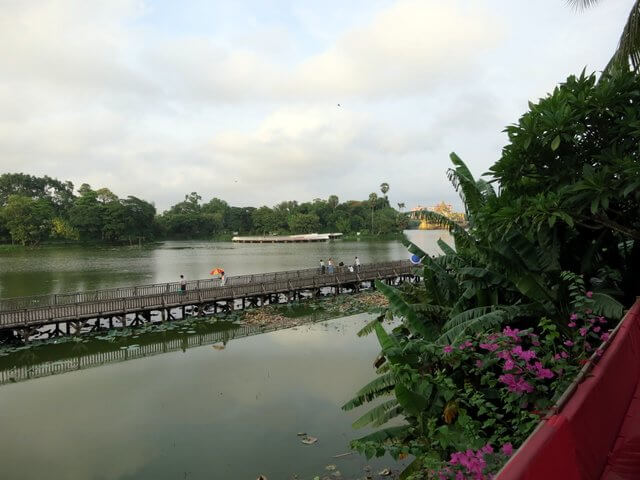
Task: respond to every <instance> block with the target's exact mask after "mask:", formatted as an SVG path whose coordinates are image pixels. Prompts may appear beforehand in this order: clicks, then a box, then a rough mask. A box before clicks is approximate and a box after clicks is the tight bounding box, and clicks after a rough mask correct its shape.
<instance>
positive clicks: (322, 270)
mask: <svg viewBox="0 0 640 480" xmlns="http://www.w3.org/2000/svg"><path fill="white" fill-rule="evenodd" d="M324 273H325V267H324V260H322V259H320V274H321V275H324Z"/></svg>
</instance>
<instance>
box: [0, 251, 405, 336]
mask: <svg viewBox="0 0 640 480" xmlns="http://www.w3.org/2000/svg"><path fill="white" fill-rule="evenodd" d="M412 271H413V269H412V266H411V263H410V262H409V261H395V262H383V263H372V264H364V265H361V266H360V268H359V269H358V271H357V272H350V271H349V270H348V269H347V268H346V267H344V268H338V269H337V271H336V272H334V273H333V274H322V273H321V272H320V270H319V269H318V268H313V269H305V270H293V271H286V272H274V273H263V274H256V275H240V276H235V277H227V279H226V282H225V285H221V284H220V279H206V280H194V281H190V282H187V289H186V291H184V292H181V291H180V284H179V283H178V282H174V283H162V284H153V285H140V286H133V287H125V288H113V289H107V290H95V291H89V292H75V293H65V294H55V295H41V296H33V297H19V298H13V299H1V300H0V331H11V332H13V333H14V334H16V335H18V336H20V337H21V338H22V339H24V340H28V339H29V338H30V337H32V336H33V335H34V334H35V333H36V332H37V330H38V329H39V328H40V327H42V326H45V325H54V326H55V329H54V330H53V331H51V332H50V333H51V335H50V336H56V335H59V334H64V333H66V334H70V333H80V332H82V331H95V330H100V329H103V328H113V326H114V325H116V326H117V324H118V322H119V323H120V326H127V325H136V324H140V323H142V322H145V321H147V322H149V321H151V317H152V315H153V316H158V315H160V316H161V317H162V320H172V319H176V318H184V317H185V315H186V313H185V312H186V311H190V312H194V313H199V314H202V313H205V312H207V313H208V312H210V313H217V312H218V311H231V310H235V309H237V308H245V307H247V306H260V305H265V304H271V303H280V302H281V300H282V299H283V298H284V301H285V302H287V301H290V300H293V299H300V298H306V297H311V296H316V295H320V294H321V293H327V292H330V293H334V294H339V293H341V292H345V291H359V290H360V289H361V288H363V287H367V286H369V287H373V284H374V282H375V280H385V281H388V282H391V283H396V282H400V281H403V280H406V279H408V278H412V277H413V274H412ZM176 309H177V312H176ZM61 326H62V327H61Z"/></svg>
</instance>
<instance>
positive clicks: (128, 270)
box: [0, 230, 449, 298]
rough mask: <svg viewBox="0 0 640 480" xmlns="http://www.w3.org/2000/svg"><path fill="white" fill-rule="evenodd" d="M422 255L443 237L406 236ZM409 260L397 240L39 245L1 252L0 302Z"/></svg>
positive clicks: (429, 234) (420, 233) (427, 233)
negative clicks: (219, 275) (218, 275)
mask: <svg viewBox="0 0 640 480" xmlns="http://www.w3.org/2000/svg"><path fill="white" fill-rule="evenodd" d="M408 233H409V235H410V236H411V238H412V239H413V240H414V241H415V242H416V243H418V244H421V245H422V246H423V248H425V249H426V250H428V251H429V253H436V251H437V246H436V244H435V242H436V240H437V239H438V238H440V237H443V238H449V235H448V234H447V233H446V232H442V231H417V230H416V231H410V232H408ZM356 255H357V256H358V257H359V258H360V261H361V262H363V263H366V262H376V261H386V260H401V259H406V258H408V254H407V250H406V249H405V247H404V246H403V245H402V244H401V243H400V242H399V241H386V242H385V241H380V242H367V241H360V242H345V241H335V242H328V243H294V244H286V245H277V244H233V243H230V242H202V241H182V242H165V243H162V244H160V245H157V246H153V247H146V248H142V249H139V248H137V247H104V248H102V247H93V248H74V247H45V248H40V249H35V250H25V251H21V252H11V253H0V298H8V297H18V296H23V295H38V294H45V293H59V292H70V291H79V290H94V289H99V288H110V287H119V286H126V285H142V284H148V283H161V282H174V281H177V280H178V278H179V276H180V274H184V275H185V277H186V278H187V279H191V280H194V279H201V278H207V277H208V276H209V272H210V271H211V270H212V269H213V268H214V267H222V268H223V269H224V270H225V271H226V272H227V275H243V274H250V273H264V272H273V271H280V270H296V269H300V268H309V267H315V266H317V265H318V263H319V261H320V259H321V258H323V259H324V260H325V261H326V259H327V258H329V257H333V258H334V259H335V260H336V263H337V262H339V261H344V262H345V263H347V264H349V263H352V262H353V259H354V257H355V256H356Z"/></svg>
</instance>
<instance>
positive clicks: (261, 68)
mask: <svg viewBox="0 0 640 480" xmlns="http://www.w3.org/2000/svg"><path fill="white" fill-rule="evenodd" d="M345 3H347V2H340V1H337V0H329V1H325V2H322V3H320V2H287V1H273V2H270V3H269V5H268V6H267V5H266V4H265V2H258V1H239V2H208V1H204V0H202V1H199V0H194V1H184V2H179V3H176V2H170V1H168V0H163V1H140V0H111V1H109V2H94V1H86V0H85V1H81V0H60V1H39V0H33V1H29V2H25V1H20V0H0V52H1V53H2V58H3V63H2V65H0V109H1V111H2V115H1V116H0V173H9V172H23V173H28V174H31V175H38V176H41V175H49V176H51V177H55V178H58V179H60V180H71V181H72V182H74V185H75V187H76V188H77V187H79V186H80V184H81V183H84V182H86V183H89V184H90V185H91V186H92V187H93V188H95V189H97V188H101V187H108V188H110V189H111V190H112V191H113V192H114V193H116V194H117V195H119V196H126V195H135V196H138V197H140V198H144V199H146V200H148V201H153V202H154V203H155V205H156V207H157V208H158V211H159V212H160V211H163V210H165V209H166V208H167V207H168V206H170V205H172V204H174V203H177V202H179V201H181V200H182V199H183V198H184V195H185V194H187V193H189V192H192V191H196V192H198V193H199V194H200V195H202V197H203V201H208V200H209V199H210V198H212V197H218V198H222V199H224V200H226V201H227V202H229V204H231V205H237V206H256V207H259V206H261V205H269V206H272V205H274V204H276V203H278V202H280V201H284V200H297V201H299V202H303V201H310V200H312V199H314V198H318V197H320V198H327V197H328V196H329V195H331V194H336V195H338V197H339V198H340V201H345V200H349V199H364V198H367V197H368V195H369V193H370V192H376V193H378V194H380V191H379V185H380V183H382V182H388V183H389V184H390V187H391V188H390V191H389V194H388V195H389V199H390V201H391V203H392V205H396V203H398V202H403V203H405V204H406V206H407V208H411V207H413V206H415V205H417V204H421V205H431V204H434V203H436V202H439V201H445V202H448V203H453V204H454V206H455V207H456V208H460V206H461V203H460V201H459V199H458V196H457V194H456V193H455V191H454V190H453V188H452V187H451V185H450V184H449V182H448V180H447V178H446V174H445V172H446V170H447V168H448V167H449V165H450V163H449V158H448V156H449V152H451V151H455V152H456V153H458V155H459V156H460V157H461V158H462V159H463V160H464V161H465V162H467V164H468V165H469V167H470V168H471V170H472V172H473V173H474V175H476V176H479V175H481V174H482V173H483V172H485V171H486V170H487V169H488V168H489V167H490V166H491V165H492V164H493V163H494V162H495V161H496V160H497V159H498V158H499V156H500V151H501V148H502V146H503V145H504V144H505V143H506V135H505V134H504V133H502V130H503V129H504V127H505V126H506V125H508V124H511V123H514V122H516V121H517V119H518V118H519V117H520V115H522V114H523V113H524V112H525V111H526V109H527V102H528V101H529V100H534V101H535V100H537V99H538V98H539V97H541V96H544V95H545V94H546V93H547V92H549V91H551V90H552V89H553V88H554V87H555V85H556V84H557V83H559V82H561V81H564V80H565V79H566V77H567V76H568V75H570V74H574V73H575V74H578V73H580V71H582V69H583V68H586V71H587V72H593V71H599V70H601V69H602V68H603V67H604V66H605V65H606V63H607V61H608V60H609V58H610V57H611V55H612V53H613V52H614V50H615V47H616V45H617V42H618V38H619V35H620V33H621V31H622V28H623V26H624V23H625V21H626V18H627V16H628V13H629V10H630V8H631V5H632V2H630V1H628V0H607V1H604V2H601V3H600V4H598V5H596V6H595V7H592V8H590V9H587V10H584V11H576V10H575V9H573V8H571V7H570V6H568V5H567V3H566V1H565V0H540V1H538V2H513V1H511V2H508V1H502V0H500V1H499V0H485V1H477V0H476V1H471V0H467V1H462V0H450V1H447V2H444V1H431V0H400V1H390V0H366V1H365V0H353V1H351V2H348V5H345Z"/></svg>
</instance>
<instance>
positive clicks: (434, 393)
mask: <svg viewBox="0 0 640 480" xmlns="http://www.w3.org/2000/svg"><path fill="white" fill-rule="evenodd" d="M592 295H593V294H592V292H586V293H584V295H583V296H582V298H577V299H576V301H575V302H574V305H575V306H576V309H575V311H573V312H572V313H571V314H570V315H569V316H568V317H567V318H566V321H565V322H564V325H557V324H556V323H554V322H552V321H550V320H549V319H546V318H544V319H542V320H540V322H539V324H538V325H537V326H536V327H534V328H528V329H519V328H516V327H511V326H505V327H504V328H503V329H502V330H500V331H498V332H492V333H490V332H484V333H478V334H474V335H466V336H462V337H460V338H459V339H458V340H457V341H456V342H454V343H451V344H444V345H439V344H438V343H436V342H429V341H416V340H407V339H404V340H403V339H402V338H401V337H396V336H395V335H394V332H391V333H390V334H389V333H387V332H386V330H385V328H384V326H383V325H382V324H380V323H378V324H376V325H375V330H376V333H377V334H378V337H379V339H380V343H381V344H382V345H384V347H383V353H384V355H385V356H386V358H388V359H389V361H388V362H386V363H385V365H384V366H383V367H382V368H381V370H383V371H384V373H383V375H382V376H381V377H379V379H380V378H382V379H384V380H383V383H379V379H377V380H376V381H374V382H375V383H374V386H377V388H378V389H379V390H377V391H376V392H375V394H374V392H373V390H371V388H367V387H365V388H364V389H363V390H361V392H359V396H358V397H356V398H355V399H354V400H352V402H353V403H354V404H361V403H363V402H361V401H360V400H364V398H363V397H366V396H367V395H368V396H369V398H373V397H374V396H378V395H381V394H383V393H384V392H386V393H392V392H393V393H395V397H396V400H390V401H387V402H384V403H381V404H380V405H378V406H377V407H375V408H374V409H373V410H371V411H370V412H368V413H367V414H365V415H364V416H363V417H362V419H360V420H358V421H356V425H358V424H360V423H363V422H364V421H371V420H373V422H372V423H374V424H376V423H378V424H380V423H385V422H386V421H387V420H389V415H390V414H393V413H395V411H396V409H398V408H402V410H403V411H404V412H405V414H404V416H405V418H406V420H407V421H408V425H403V426H396V427H390V428H388V429H386V430H383V431H381V432H382V435H381V432H376V433H375V434H373V435H370V436H367V437H364V438H363V439H361V440H358V441H355V442H354V443H353V446H354V447H355V448H356V449H358V450H360V451H361V452H362V453H364V454H365V455H367V456H373V455H380V454H382V453H384V452H387V451H388V452H390V453H391V454H392V455H393V456H395V457H397V458H398V457H399V458H403V457H405V456H407V455H414V456H415V457H416V461H415V462H414V466H413V467H412V468H411V469H409V470H408V471H407V473H406V475H405V476H406V478H415V479H418V478H433V479H449V478H451V479H459V478H472V479H488V478H491V475H492V473H495V472H496V471H497V470H498V469H499V468H500V467H501V466H502V464H503V463H504V461H505V460H506V459H507V458H508V457H509V456H510V455H511V453H512V450H513V447H514V446H518V445H520V444H521V443H522V442H523V441H524V440H525V439H526V437H527V436H528V435H529V434H530V433H531V432H532V431H533V429H534V428H535V426H536V425H537V423H538V422H539V421H540V419H541V417H542V416H544V415H546V414H547V413H549V411H550V409H551V407H553V405H554V404H555V402H556V400H557V399H558V397H559V396H560V395H561V394H562V393H563V392H564V391H565V390H566V388H567V387H568V386H569V384H570V383H571V382H572V381H573V379H574V378H575V376H576V375H577V373H578V372H579V370H580V369H581V368H582V367H583V365H584V364H585V363H586V362H587V360H588V358H589V357H590V356H592V355H594V354H595V355H599V354H600V353H601V352H600V350H599V347H600V346H601V344H602V343H603V342H605V341H606V340H607V339H608V336H609V331H608V327H607V320H606V319H605V318H604V317H602V316H599V315H596V314H594V313H593V310H592V308H591V304H592V300H591V297H592ZM370 386H371V384H370V385H369V386H368V387H370ZM358 399H360V400H358ZM389 402H391V403H389ZM350 406H355V405H350ZM372 412H373V413H372ZM363 419H364V420H363ZM418 467H419V468H418ZM410 474H411V476H409V475H410Z"/></svg>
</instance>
